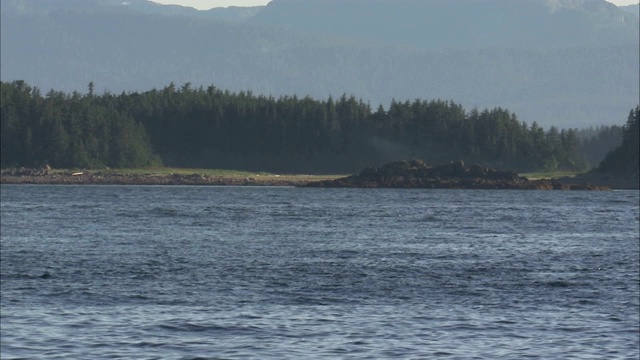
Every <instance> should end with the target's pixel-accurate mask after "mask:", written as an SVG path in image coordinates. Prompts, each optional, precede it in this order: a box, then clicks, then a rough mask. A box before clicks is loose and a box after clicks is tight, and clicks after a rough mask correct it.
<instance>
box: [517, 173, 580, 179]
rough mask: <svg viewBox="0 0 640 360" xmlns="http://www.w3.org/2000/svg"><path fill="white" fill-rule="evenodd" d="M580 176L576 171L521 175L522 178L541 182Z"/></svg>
mask: <svg viewBox="0 0 640 360" xmlns="http://www.w3.org/2000/svg"><path fill="white" fill-rule="evenodd" d="M578 174H580V173H579V172H575V171H547V172H531V173H524V174H520V176H524V177H526V178H527V179H529V180H540V179H557V178H561V177H574V176H576V175H578Z"/></svg>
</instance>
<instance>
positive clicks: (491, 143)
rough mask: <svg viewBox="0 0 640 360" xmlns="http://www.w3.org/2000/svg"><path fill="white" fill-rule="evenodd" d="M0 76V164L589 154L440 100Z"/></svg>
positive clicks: (535, 159)
mask: <svg viewBox="0 0 640 360" xmlns="http://www.w3.org/2000/svg"><path fill="white" fill-rule="evenodd" d="M0 84H1V89H2V93H1V96H2V98H1V100H2V101H1V103H0V124H1V130H0V131H1V134H0V135H1V144H0V146H1V149H0V150H1V156H2V158H1V160H2V166H3V167H14V166H38V165H43V164H50V165H51V166H54V167H65V168H72V167H74V168H84V167H93V168H96V167H104V166H109V167H144V166H150V165H154V164H155V165H157V164H160V163H163V164H164V165H169V166H176V167H202V168H233V169H243V170H253V171H271V172H291V173H345V172H355V171H359V170H360V169H362V168H363V167H365V166H370V165H374V166H375V165H380V164H382V163H385V162H389V161H393V160H398V159H407V158H421V159H424V160H425V161H427V162H431V163H434V164H436V163H441V162H447V161H451V160H458V159H462V160H465V161H467V162H470V163H479V164H483V165H488V166H492V167H498V168H507V169H517V170H520V171H534V170H557V169H567V170H584V169H586V167H587V166H588V165H587V160H586V158H585V156H584V154H583V153H582V152H581V148H583V147H584V144H583V143H581V140H580V138H579V132H578V131H577V130H574V129H558V128H556V127H550V128H548V129H544V128H543V127H541V126H540V125H538V124H537V123H535V122H534V123H532V124H531V125H528V124H527V123H525V122H523V121H520V120H519V119H518V117H517V116H516V115H515V114H514V113H512V112H510V111H509V110H506V109H503V108H499V107H496V108H493V109H476V108H474V109H471V110H466V109H464V108H463V107H462V106H461V105H460V104H457V103H455V102H454V101H450V100H420V99H415V100H411V101H410V100H405V101H396V100H393V101H392V102H391V103H390V104H389V106H388V107H387V109H385V108H384V107H383V106H382V105H379V106H378V107H374V108H372V107H371V106H370V104H368V103H365V102H363V101H362V100H359V99H356V98H355V97H354V96H347V95H342V96H341V97H340V98H337V99H334V98H332V97H328V98H326V99H322V100H318V99H314V98H311V97H308V96H306V97H297V96H295V95H294V96H282V97H278V98H275V97H271V96H263V95H254V94H252V93H251V92H238V93H234V92H229V91H226V90H221V89H218V88H216V87H215V86H209V87H207V88H204V87H197V88H195V87H192V85H191V84H189V83H186V84H183V85H181V86H176V85H175V84H173V83H171V84H170V85H168V86H165V87H164V88H162V89H159V90H158V89H152V90H150V91H145V92H130V93H124V92H123V93H121V94H119V95H115V94H111V93H108V92H105V93H103V94H102V95H97V94H96V93H95V91H94V85H93V83H90V84H89V88H88V92H87V93H86V94H80V93H77V92H74V93H71V94H66V93H63V92H59V91H54V90H51V91H49V92H47V93H46V94H45V95H43V94H41V92H40V90H39V89H38V88H36V87H31V86H29V85H28V84H26V83H25V82H23V81H14V82H11V83H4V82H3V83H0ZM626 126H627V127H628V126H629V125H626ZM590 139H592V138H590ZM589 141H591V140H589Z"/></svg>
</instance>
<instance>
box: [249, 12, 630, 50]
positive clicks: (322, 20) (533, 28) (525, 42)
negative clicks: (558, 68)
mask: <svg viewBox="0 0 640 360" xmlns="http://www.w3.org/2000/svg"><path fill="white" fill-rule="evenodd" d="M251 21H252V22H255V23H260V24H270V25H277V26H282V27H287V28H290V29H294V30H296V31H303V32H311V33H326V34H332V35H338V36H343V37H344V36H346V37H353V38H358V39H363V40H367V41H370V42H373V43H385V44H389V45H390V44H393V45H398V44H402V45H410V46H416V47H419V48H422V49H429V50H441V49H481V48H496V47H499V48H522V49H557V48H566V47H601V46H618V45H625V44H630V43H637V42H638V39H639V35H638V29H639V26H638V19H637V17H634V16H633V15H631V14H629V13H627V12H625V11H622V10H621V9H619V8H618V7H616V6H615V5H613V4H610V3H608V2H606V1H603V0H518V1H514V0H480V1H470V0H393V1H390V0H273V1H271V2H270V3H269V4H268V5H267V6H266V8H265V9H264V10H263V11H261V12H260V13H258V14H257V15H256V16H254V17H253V18H252V19H251Z"/></svg>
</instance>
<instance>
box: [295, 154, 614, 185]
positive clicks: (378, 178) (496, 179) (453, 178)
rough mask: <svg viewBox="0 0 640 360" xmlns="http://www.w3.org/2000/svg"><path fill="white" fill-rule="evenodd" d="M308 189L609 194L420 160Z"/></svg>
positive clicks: (458, 163)
mask: <svg viewBox="0 0 640 360" xmlns="http://www.w3.org/2000/svg"><path fill="white" fill-rule="evenodd" d="M306 186H308V187H330V188H425V189H514V190H609V189H608V188H606V187H599V186H593V185H590V184H588V183H584V184H567V183H560V182H558V181H555V180H549V179H542V180H529V179H527V178H526V177H522V176H519V175H518V174H517V173H516V172H514V171H499V170H494V169H490V168H485V167H482V166H479V165H472V166H470V167H465V165H464V162H462V161H452V162H451V163H449V164H444V165H438V166H428V165H427V164H425V163H424V161H422V160H411V161H398V162H393V163H389V164H386V165H384V166H382V167H379V168H373V167H368V168H366V169H364V170H362V171H361V172H360V174H357V175H352V176H348V177H344V178H340V179H335V180H326V181H318V182H313V183H309V184H307V185H306Z"/></svg>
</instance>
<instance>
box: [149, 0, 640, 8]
mask: <svg viewBox="0 0 640 360" xmlns="http://www.w3.org/2000/svg"><path fill="white" fill-rule="evenodd" d="M151 1H153V2H155V3H158V4H165V5H169V4H171V5H181V6H189V7H192V8H195V9H198V10H209V9H212V8H217V7H229V6H242V7H247V6H263V5H267V4H268V3H269V2H270V0H151ZM607 1H608V2H610V3H612V4H615V5H617V6H625V5H636V4H640V1H639V0H607Z"/></svg>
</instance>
